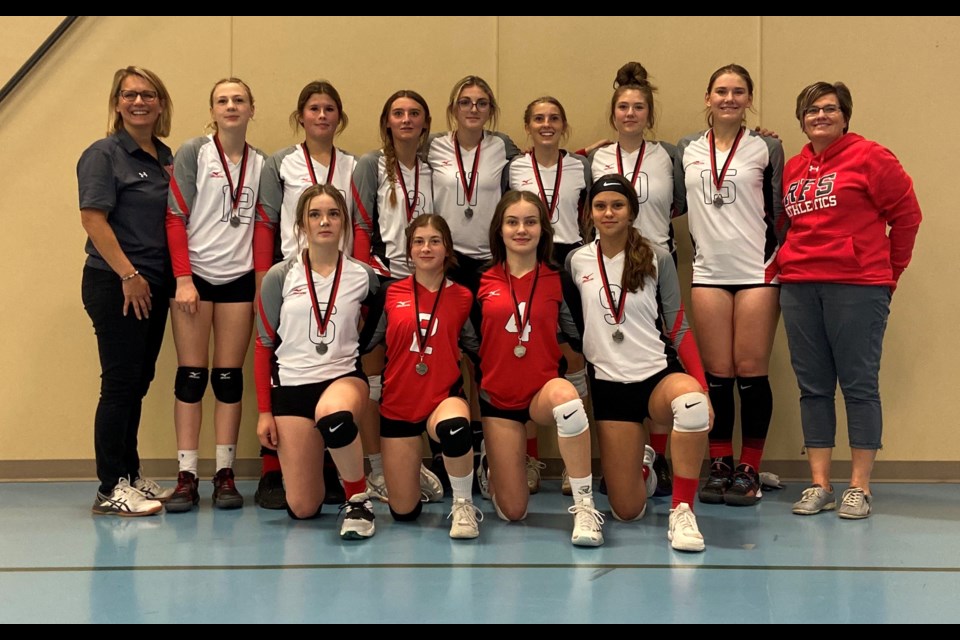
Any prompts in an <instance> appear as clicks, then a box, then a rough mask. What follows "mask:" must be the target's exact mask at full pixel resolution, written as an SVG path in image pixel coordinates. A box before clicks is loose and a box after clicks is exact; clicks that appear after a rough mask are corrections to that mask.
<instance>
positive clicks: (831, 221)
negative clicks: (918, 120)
mask: <svg viewBox="0 0 960 640" xmlns="http://www.w3.org/2000/svg"><path fill="white" fill-rule="evenodd" d="M783 206H784V216H783V217H782V219H781V220H780V221H778V224H777V230H778V235H779V237H780V238H781V247H780V252H779V253H778V255H777V261H778V264H779V267H780V282H784V283H791V282H835V283H841V284H858V285H886V286H889V287H890V288H891V289H893V288H895V287H896V285H897V280H898V279H899V278H900V274H901V273H903V270H904V269H906V268H907V265H908V264H909V263H910V256H911V254H912V253H913V243H914V241H915V240H916V237H917V229H918V228H919V227H920V219H921V214H920V205H919V203H918V202H917V196H916V194H915V193H914V192H913V180H911V179H910V176H908V175H907V173H906V172H905V171H904V170H903V167H902V166H901V165H900V161H899V160H897V158H896V156H894V155H893V153H891V152H890V150H889V149H887V148H885V147H883V146H881V145H879V144H877V143H876V142H871V141H869V140H867V139H866V138H864V137H863V136H860V135H857V134H855V133H847V134H844V135H842V136H840V138H839V139H838V140H835V141H834V142H833V143H832V144H831V145H830V146H828V147H827V148H826V149H824V150H823V152H822V153H820V154H819V155H817V154H814V152H813V147H812V145H810V144H808V145H806V146H805V147H804V148H803V150H802V151H801V152H800V154H799V155H797V156H794V157H793V158H791V159H790V160H789V161H788V162H787V164H786V165H785V166H784V168H783ZM888 226H889V227H890V234H889V236H888V235H887V227H888ZM784 234H786V239H784Z"/></svg>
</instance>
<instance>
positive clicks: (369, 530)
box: [340, 493, 376, 540]
mask: <svg viewBox="0 0 960 640" xmlns="http://www.w3.org/2000/svg"><path fill="white" fill-rule="evenodd" d="M340 511H343V512H344V514H343V524H342V525H340V538H341V539H343V540H364V539H366V538H370V537H373V534H374V532H375V531H376V528H375V527H374V523H373V521H374V516H373V504H372V503H371V502H370V498H369V497H368V496H367V494H366V493H358V494H356V495H354V496H352V497H351V498H350V499H349V500H347V501H346V502H344V503H343V504H342V505H341V506H340Z"/></svg>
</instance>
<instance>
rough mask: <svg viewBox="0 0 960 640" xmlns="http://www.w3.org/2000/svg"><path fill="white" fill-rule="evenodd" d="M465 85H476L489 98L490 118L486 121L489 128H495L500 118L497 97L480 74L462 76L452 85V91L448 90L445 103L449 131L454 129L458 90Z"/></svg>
mask: <svg viewBox="0 0 960 640" xmlns="http://www.w3.org/2000/svg"><path fill="white" fill-rule="evenodd" d="M467 87H478V88H479V89H480V90H481V91H483V92H484V93H486V94H487V97H488V98H490V118H489V119H488V120H487V123H488V124H489V125H490V128H491V129H496V128H497V120H498V119H499V118H500V105H498V104H497V99H496V98H495V97H494V96H493V89H491V88H490V85H489V84H488V83H487V81H486V80H484V79H483V78H481V77H480V76H464V77H462V78H460V79H459V80H458V81H457V83H456V84H455V85H453V91H451V92H450V104H448V105H447V126H448V127H449V128H450V130H451V131H454V130H456V128H457V127H456V124H457V100H459V99H460V92H461V91H463V90H464V89H466V88H467Z"/></svg>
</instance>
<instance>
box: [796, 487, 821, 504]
mask: <svg viewBox="0 0 960 640" xmlns="http://www.w3.org/2000/svg"><path fill="white" fill-rule="evenodd" d="M818 489H820V487H807V488H806V489H804V490H803V493H801V494H800V502H807V501H813V500H816V499H817V490H818Z"/></svg>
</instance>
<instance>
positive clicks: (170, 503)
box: [165, 471, 200, 513]
mask: <svg viewBox="0 0 960 640" xmlns="http://www.w3.org/2000/svg"><path fill="white" fill-rule="evenodd" d="M199 484H200V483H199V481H198V480H197V476H195V475H193V474H192V473H190V472H189V471H181V472H180V473H178V474H177V488H176V489H174V490H173V495H172V496H170V497H169V498H168V499H167V502H166V504H165V506H166V508H167V512H168V513H183V512H185V511H190V510H191V509H193V506H194V505H195V504H199V503H200V488H199Z"/></svg>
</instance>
